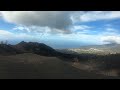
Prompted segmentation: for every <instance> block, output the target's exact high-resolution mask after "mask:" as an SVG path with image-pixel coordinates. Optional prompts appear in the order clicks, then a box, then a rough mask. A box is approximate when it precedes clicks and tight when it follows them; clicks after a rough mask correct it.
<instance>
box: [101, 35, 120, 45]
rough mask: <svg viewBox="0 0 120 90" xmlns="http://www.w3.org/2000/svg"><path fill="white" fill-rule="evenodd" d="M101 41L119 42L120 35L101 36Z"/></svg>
mask: <svg viewBox="0 0 120 90" xmlns="http://www.w3.org/2000/svg"><path fill="white" fill-rule="evenodd" d="M101 41H103V42H105V43H117V44H120V36H103V37H101Z"/></svg>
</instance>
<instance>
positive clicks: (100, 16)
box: [72, 11, 120, 22]
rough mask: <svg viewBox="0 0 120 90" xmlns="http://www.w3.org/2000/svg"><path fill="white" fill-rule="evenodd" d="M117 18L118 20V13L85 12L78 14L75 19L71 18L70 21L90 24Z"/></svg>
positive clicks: (119, 13)
mask: <svg viewBox="0 0 120 90" xmlns="http://www.w3.org/2000/svg"><path fill="white" fill-rule="evenodd" d="M117 18H120V11H87V12H78V13H77V14H76V16H75V17H74V16H73V17H72V20H73V21H74V22H91V21H97V20H110V19H117Z"/></svg>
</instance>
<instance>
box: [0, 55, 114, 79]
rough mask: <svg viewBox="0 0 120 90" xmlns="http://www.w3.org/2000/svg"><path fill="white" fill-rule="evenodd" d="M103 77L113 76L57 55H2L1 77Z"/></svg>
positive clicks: (0, 60)
mask: <svg viewBox="0 0 120 90" xmlns="http://www.w3.org/2000/svg"><path fill="white" fill-rule="evenodd" d="M4 78H5V79H7V78H12V79H15V78H17V79H34V78H36V79H87V78H88V79H103V78H113V77H107V76H104V75H99V74H95V73H90V72H87V71H84V70H79V69H77V68H75V67H73V66H71V65H69V64H67V63H66V62H64V61H62V60H60V59H58V58H56V57H45V56H40V55H36V54H31V53H27V54H19V55H11V56H0V79H4Z"/></svg>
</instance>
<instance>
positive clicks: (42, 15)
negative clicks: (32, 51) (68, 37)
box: [1, 11, 72, 30]
mask: <svg viewBox="0 0 120 90" xmlns="http://www.w3.org/2000/svg"><path fill="white" fill-rule="evenodd" d="M1 14H2V17H3V19H4V20H6V21H7V22H10V23H14V24H17V25H26V26H41V27H46V26H48V27H50V28H56V29H60V30H65V29H66V28H67V27H69V25H71V24H72V21H71V19H70V14H71V12H70V11H1Z"/></svg>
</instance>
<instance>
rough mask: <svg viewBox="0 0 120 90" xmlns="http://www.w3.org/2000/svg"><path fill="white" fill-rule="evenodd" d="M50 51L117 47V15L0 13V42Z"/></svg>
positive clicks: (119, 15)
mask: <svg viewBox="0 0 120 90" xmlns="http://www.w3.org/2000/svg"><path fill="white" fill-rule="evenodd" d="M6 40H7V41H8V43H10V44H17V43H19V42H20V41H26V42H39V43H45V44H47V45H49V46H51V47H53V48H79V47H80V46H86V45H103V44H109V43H117V44H120V11H0V41H6Z"/></svg>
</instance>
